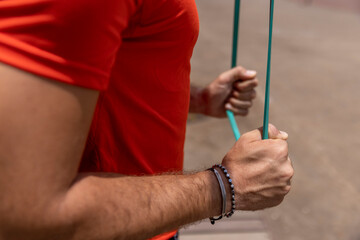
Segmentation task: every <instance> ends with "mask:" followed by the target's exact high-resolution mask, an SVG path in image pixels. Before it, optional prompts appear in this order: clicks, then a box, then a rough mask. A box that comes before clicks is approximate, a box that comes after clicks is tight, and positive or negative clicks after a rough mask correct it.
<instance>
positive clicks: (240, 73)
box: [220, 66, 256, 83]
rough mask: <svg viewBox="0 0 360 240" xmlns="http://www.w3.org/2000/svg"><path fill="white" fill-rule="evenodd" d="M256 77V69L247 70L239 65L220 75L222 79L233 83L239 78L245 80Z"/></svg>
mask: <svg viewBox="0 0 360 240" xmlns="http://www.w3.org/2000/svg"><path fill="white" fill-rule="evenodd" d="M255 77H256V71H253V70H247V69H246V68H244V67H241V66H238V67H235V68H232V69H230V70H228V71H226V72H224V73H222V74H221V75H220V79H221V80H222V81H223V82H226V83H233V82H236V81H239V80H242V81H245V80H250V79H254V78H255Z"/></svg>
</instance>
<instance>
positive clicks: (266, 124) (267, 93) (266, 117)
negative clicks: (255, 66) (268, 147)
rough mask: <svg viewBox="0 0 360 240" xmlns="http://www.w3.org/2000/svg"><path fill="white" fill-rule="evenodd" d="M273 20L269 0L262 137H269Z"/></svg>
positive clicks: (271, 4)
mask: <svg viewBox="0 0 360 240" xmlns="http://www.w3.org/2000/svg"><path fill="white" fill-rule="evenodd" d="M273 22H274V0H270V17H269V46H268V57H267V67H266V68H267V69H266V87H265V106H264V122H263V139H268V138H269V132H268V131H269V130H268V127H269V98H270V69H271V46H272V32H273Z"/></svg>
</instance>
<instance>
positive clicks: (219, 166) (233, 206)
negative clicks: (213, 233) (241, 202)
mask: <svg viewBox="0 0 360 240" xmlns="http://www.w3.org/2000/svg"><path fill="white" fill-rule="evenodd" d="M215 167H218V168H220V169H221V170H222V171H223V173H224V174H225V177H226V179H227V180H228V182H229V185H230V189H231V210H230V212H228V213H226V214H225V216H226V217H227V218H229V217H231V216H232V215H233V214H234V212H235V208H236V205H235V189H234V184H233V182H232V179H231V177H230V174H229V172H228V171H227V169H226V168H225V167H224V166H222V165H221V164H215V165H214V166H213V167H212V168H215Z"/></svg>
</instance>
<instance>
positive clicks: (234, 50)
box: [226, 0, 241, 140]
mask: <svg viewBox="0 0 360 240" xmlns="http://www.w3.org/2000/svg"><path fill="white" fill-rule="evenodd" d="M239 12H240V0H235V11H234V30H233V42H232V56H231V68H234V67H236V60H237V48H238V36H239ZM226 115H227V116H228V119H229V121H230V125H231V129H232V131H233V133H234V136H235V139H236V140H238V139H239V138H240V136H241V135H240V131H239V128H238V126H237V124H236V120H235V116H234V113H233V112H232V111H230V110H226Z"/></svg>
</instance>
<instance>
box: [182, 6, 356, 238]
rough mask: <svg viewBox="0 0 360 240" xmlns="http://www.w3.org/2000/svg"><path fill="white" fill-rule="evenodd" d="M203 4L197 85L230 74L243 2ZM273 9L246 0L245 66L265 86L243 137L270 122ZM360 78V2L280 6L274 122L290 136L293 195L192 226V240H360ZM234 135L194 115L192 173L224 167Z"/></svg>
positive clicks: (188, 157) (241, 59)
mask: <svg viewBox="0 0 360 240" xmlns="http://www.w3.org/2000/svg"><path fill="white" fill-rule="evenodd" d="M196 2H197V5H198V11H199V17H200V36H199V40H198V43H197V46H196V49H195V52H194V56H193V59H192V82H193V84H195V85H199V86H204V85H206V84H208V83H209V82H210V81H212V80H213V79H214V78H215V77H216V76H217V75H218V74H219V73H221V72H223V71H224V70H227V69H228V68H229V65H230V55H231V40H232V23H233V7H234V6H233V5H234V1H231V0H222V1H220V0H197V1H196ZM268 13H269V1H265V0H242V1H241V16H240V37H239V56H238V63H239V64H240V65H242V66H244V67H246V68H248V69H253V70H256V71H257V72H258V78H259V80H260V86H259V87H258V90H257V91H258V97H257V99H256V100H255V102H254V106H253V107H252V109H251V113H250V114H249V116H247V117H245V118H238V119H237V121H238V124H239V127H240V130H241V132H246V131H250V130H253V129H255V128H257V127H259V126H261V125H262V119H263V102H264V101H263V100H264V89H265V74H266V57H267V40H268V16H269V15H268ZM359 74H360V0H275V18H274V33H273V55H272V70H271V103H270V122H271V123H273V124H274V125H276V126H277V127H278V128H280V129H281V130H284V131H286V132H288V133H289V135H290V138H289V145H290V154H291V158H292V161H293V164H294V168H295V176H294V179H293V188H292V191H291V193H290V194H289V195H288V196H287V198H286V199H285V201H284V202H283V203H282V204H281V205H280V206H279V207H276V208H273V209H268V210H265V211H261V212H255V213H245V212H244V213H238V214H237V215H236V216H235V217H234V219H233V220H232V223H229V222H223V223H221V224H219V225H218V226H217V227H216V226H215V228H213V227H212V226H211V225H210V223H208V222H206V223H201V224H198V225H195V226H191V227H188V228H187V230H185V231H183V232H182V235H183V238H182V239H219V237H220V236H222V237H221V238H222V239H223V240H226V239H249V240H255V239H272V240H312V239H314V240H315V239H316V240H322V239H326V240H333V239H334V240H360V138H359V137H358V136H359V134H360V109H359V106H358V105H357V104H359V103H360V93H359V91H360V77H359ZM233 138H234V137H233V135H232V132H231V129H230V126H229V124H228V121H227V119H221V120H219V119H211V118H207V117H203V116H197V115H191V116H190V117H189V122H188V129H187V140H186V147H185V169H186V170H189V171H191V170H195V169H205V168H207V167H209V166H211V165H212V164H213V163H218V162H220V161H221V160H222V158H223V156H224V155H225V153H226V152H227V150H228V149H229V148H230V147H231V146H232V145H233V144H234V139H233ZM211 231H212V232H214V234H215V235H212V237H211V236H210V235H206V234H207V233H209V232H211ZM216 234H217V235H216ZM221 234H222V235H221ZM226 234H227V235H226ZM214 236H215V238H214Z"/></svg>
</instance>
